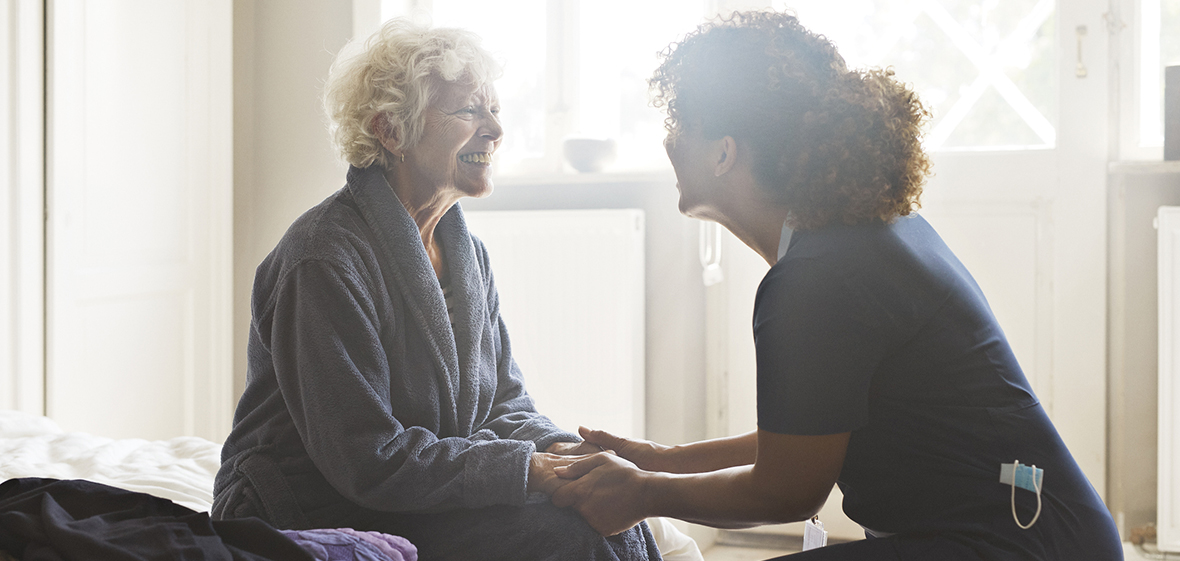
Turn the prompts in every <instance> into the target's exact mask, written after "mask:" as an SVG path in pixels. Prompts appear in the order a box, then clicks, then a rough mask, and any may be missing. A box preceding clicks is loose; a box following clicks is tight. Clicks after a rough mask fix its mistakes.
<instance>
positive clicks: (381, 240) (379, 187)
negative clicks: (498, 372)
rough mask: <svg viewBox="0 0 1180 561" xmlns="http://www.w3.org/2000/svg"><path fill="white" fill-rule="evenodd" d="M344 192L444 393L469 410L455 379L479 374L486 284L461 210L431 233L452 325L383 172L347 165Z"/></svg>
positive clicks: (414, 228)
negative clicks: (369, 232) (444, 274)
mask: <svg viewBox="0 0 1180 561" xmlns="http://www.w3.org/2000/svg"><path fill="white" fill-rule="evenodd" d="M348 189H349V191H350V192H351V193H352V196H353V199H354V200H355V201H356V203H357V206H358V207H359V209H360V213H361V217H362V218H363V219H364V220H365V222H366V223H368V224H369V226H370V227H371V228H373V231H374V233H375V235H376V238H377V243H378V246H379V248H380V250H381V251H382V252H383V253H384V254H385V257H386V259H387V260H388V262H389V263H390V264H391V265H392V266H391V267H390V269H391V270H392V271H393V275H394V277H395V280H396V281H397V282H396V283H395V284H396V285H397V289H398V290H399V291H400V293H401V296H402V299H403V300H404V301H405V303H406V308H407V310H408V311H409V312H410V314H411V315H412V316H413V321H414V322H415V323H416V324H417V325H418V327H419V328H420V329H421V331H422V333H423V334H424V335H425V338H426V340H427V343H428V344H429V346H430V351H431V353H432V354H433V355H434V358H435V362H436V363H437V364H438V367H439V370H440V371H441V372H442V374H443V378H444V379H443V380H440V389H441V390H444V391H446V392H447V394H449V395H448V396H446V397H449V398H450V399H451V400H452V403H453V404H455V405H459V404H461V403H462V404H464V405H467V402H469V401H470V400H474V399H478V396H475V395H460V394H466V393H468V392H469V390H468V389H467V388H464V387H463V386H464V384H461V383H460V380H461V379H462V377H463V373H464V372H468V373H470V372H472V369H473V368H475V369H477V368H478V365H475V364H473V363H474V362H477V361H478V357H479V353H480V348H481V346H482V340H483V337H484V335H485V334H484V331H485V328H486V326H485V325H484V323H485V321H484V319H486V318H487V317H488V315H487V314H488V311H487V305H488V304H487V298H486V294H487V286H486V282H485V280H484V274H483V272H482V271H481V268H480V264H479V263H480V261H479V259H478V258H477V256H476V255H475V247H474V245H473V244H472V241H471V234H470V233H469V232H468V230H467V224H466V222H465V221H464V220H463V212H462V210H461V209H460V207H459V204H458V203H456V204H455V205H454V206H452V207H451V208H450V210H448V211H447V212H446V214H445V215H443V217H442V219H440V220H439V222H438V225H437V226H435V230H434V235H435V237H436V239H438V241H439V243H441V244H442V247H443V258H444V259H445V260H446V263H447V269H448V270H449V272H450V284H451V291H452V292H453V293H454V296H453V305H454V309H453V310H452V312H453V317H454V324H453V325H452V323H451V316H449V315H448V314H447V303H446V300H444V298H443V294H442V291H441V290H440V288H439V282H438V277H437V276H436V275H435V272H434V268H433V267H432V266H431V264H430V257H429V256H428V255H427V254H426V249H425V248H424V247H423V245H422V236H421V233H420V232H419V231H418V225H417V224H416V223H415V222H414V220H413V218H411V217H410V214H409V212H407V211H406V209H405V207H404V206H402V204H401V201H399V200H398V198H397V195H396V194H395V193H394V191H393V189H392V188H391V187H390V186H389V183H388V182H387V181H386V180H385V176H384V175H383V174H382V173H381V170H380V168H379V167H378V166H376V165H372V166H369V167H367V168H364V169H360V168H357V167H355V166H352V167H350V168H349V170H348ZM440 397H443V396H440ZM446 397H443V398H444V399H446ZM440 410H441V411H451V412H452V413H453V414H455V415H458V412H459V411H468V410H471V409H470V408H468V407H465V406H459V407H442V408H441V409H440ZM454 422H455V426H462V425H463V424H465V423H461V422H460V421H459V419H458V418H456V419H454Z"/></svg>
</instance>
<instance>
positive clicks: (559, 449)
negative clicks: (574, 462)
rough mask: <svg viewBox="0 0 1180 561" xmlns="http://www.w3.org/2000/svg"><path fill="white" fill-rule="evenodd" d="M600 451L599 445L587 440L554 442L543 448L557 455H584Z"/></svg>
mask: <svg viewBox="0 0 1180 561" xmlns="http://www.w3.org/2000/svg"><path fill="white" fill-rule="evenodd" d="M601 451H602V447H601V446H599V445H597V444H594V443H593V442H587V441H582V442H554V443H553V444H550V445H549V447H548V448H546V449H545V452H547V453H549V454H557V455H559V456H584V455H587V454H597V453H599V452H601Z"/></svg>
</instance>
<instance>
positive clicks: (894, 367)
mask: <svg viewBox="0 0 1180 561" xmlns="http://www.w3.org/2000/svg"><path fill="white" fill-rule="evenodd" d="M891 75H892V73H891V72H889V71H868V72H860V71H851V70H848V69H847V68H846V67H845V63H844V60H843V59H842V58H841V57H840V55H839V54H838V53H837V52H836V48H835V47H834V46H833V45H832V44H831V43H830V42H829V41H828V40H826V39H825V38H823V37H821V36H818V35H816V34H814V33H812V32H810V31H808V30H806V29H804V28H803V27H802V26H800V25H799V22H798V21H797V20H796V18H795V17H793V16H791V15H786V14H779V13H744V14H735V15H734V16H733V17H732V18H730V19H728V20H726V21H721V22H718V23H715V24H707V25H704V26H702V27H701V28H699V29H698V30H697V31H696V32H694V33H692V34H690V35H689V36H688V37H687V38H686V39H684V40H683V41H682V42H680V43H679V44H678V45H675V46H674V47H673V48H672V49H670V50H669V51H668V52H667V53H666V55H665V60H664V62H663V64H662V65H661V66H660V68H659V69H658V70H657V72H656V74H655V77H654V79H653V80H652V85H653V86H654V88H655V89H656V90H657V93H658V97H657V102H658V103H661V104H662V105H664V106H666V107H667V110H668V119H667V124H668V130H669V135H668V139H667V141H666V145H667V152H668V158H669V159H670V160H671V162H672V166H673V168H674V169H675V172H676V178H677V182H678V188H679V190H680V210H681V212H683V213H685V214H687V215H689V216H693V217H697V218H701V219H705V220H713V221H716V222H718V223H720V224H722V225H723V226H725V227H726V228H727V229H729V230H730V231H731V232H733V234H734V235H736V236H737V237H738V238H739V239H741V240H742V241H743V242H744V243H745V244H746V245H748V246H749V247H750V248H752V249H753V250H754V251H756V252H758V254H759V255H761V256H762V257H763V258H764V259H765V260H766V262H767V263H768V264H770V265H771V268H770V271H769V272H768V273H767V274H766V277H765V278H764V279H763V281H762V284H761V286H760V287H759V288H758V294H757V299H756V303H755V309H754V322H753V326H754V340H755V347H756V352H757V383H758V388H757V389H758V400H757V403H758V430H757V431H756V432H753V433H750V434H747V435H744V436H738V437H732V438H728V439H720V440H712V441H704V442H698V443H693V444H688V445H683V446H676V447H671V448H669V447H665V446H661V445H658V444H655V443H651V442H646V441H635V440H627V439H623V438H619V437H615V436H613V435H609V434H606V433H602V432H594V431H587V430H583V436H585V437H586V438H587V440H588V441H590V442H594V443H596V444H599V445H601V446H603V447H606V448H610V449H613V450H614V451H616V452H617V454H618V456H612V455H609V454H598V455H594V456H590V457H588V458H586V459H583V460H580V461H578V462H576V463H574V464H572V465H569V466H568V467H558V468H555V469H556V471H557V473H558V474H559V475H560V476H561V477H564V478H569V479H572V480H574V481H573V482H572V483H570V484H569V485H566V486H564V487H562V488H560V489H558V490H557V491H556V492H555V493H554V495H553V501H554V503H555V504H559V505H573V506H574V507H576V509H577V510H578V511H579V512H581V513H582V514H583V515H584V516H585V517H586V519H587V520H589V521H590V523H591V524H592V525H593V526H594V527H595V528H597V529H598V530H599V531H600V532H602V533H603V534H606V535H609V534H612V533H614V532H617V531H620V530H622V529H624V528H629V527H630V526H631V525H632V524H634V523H635V521H637V520H641V519H643V518H644V517H646V516H651V515H661V516H672V517H676V518H681V519H684V520H691V521H694V522H700V523H704V524H710V525H714V526H720V527H738V526H747V525H754V524H764V523H776V522H791V521H801V520H807V519H808V518H810V517H811V516H812V515H814V514H815V513H816V512H817V511H818V510H819V509H820V507H821V506H822V505H823V503H824V501H825V499H827V497H828V494H829V492H830V491H831V489H832V485H833V484H839V485H840V488H841V490H842V491H843V492H844V505H843V506H844V511H845V512H846V513H847V514H848V516H849V517H851V518H852V519H853V520H855V521H856V522H858V523H860V524H861V525H862V526H864V527H865V530H866V534H867V536H868V537H870V538H872V539H866V540H862V541H856V542H850V543H845V544H840V545H832V546H828V547H825V548H819V549H813V550H810V551H806V552H803V553H799V554H796V555H795V556H791V558H792V559H795V558H798V559H799V560H800V561H802V560H803V559H813V560H819V559H833V560H835V559H840V560H868V559H872V560H886V559H888V560H901V559H905V560H932V561H946V560H956V561H966V560H989V561H1011V560H1016V559H1020V560H1031V559H1042V560H1050V559H1052V560H1063V561H1064V560H1069V561H1085V560H1093V561H1099V560H1101V561H1110V560H1116V559H1122V549H1121V547H1120V544H1119V537H1118V534H1117V533H1116V530H1115V526H1114V524H1113V522H1112V520H1111V517H1110V514H1109V512H1108V511H1107V510H1106V507H1105V506H1104V505H1103V504H1102V501H1101V500H1100V499H1099V497H1098V495H1097V493H1096V492H1095V491H1094V489H1093V487H1091V485H1090V483H1089V482H1088V481H1087V480H1086V478H1085V476H1084V475H1083V474H1082V472H1081V470H1080V469H1079V468H1078V466H1077V464H1076V463H1075V462H1074V459H1073V458H1072V457H1071V455H1070V453H1069V451H1068V450H1067V449H1066V447H1065V444H1064V443H1063V442H1062V440H1061V438H1060V437H1059V436H1058V434H1057V431H1056V430H1055V429H1054V427H1053V424H1052V423H1051V422H1050V421H1049V418H1048V417H1047V416H1046V414H1045V411H1044V409H1043V408H1042V407H1041V405H1040V403H1039V402H1038V401H1037V398H1036V396H1035V395H1034V394H1033V391H1032V389H1031V387H1030V386H1029V383H1028V381H1027V380H1026V379H1025V376H1024V374H1023V373H1022V372H1021V369H1020V365H1019V364H1017V362H1016V358H1015V357H1014V356H1013V353H1012V350H1011V348H1010V347H1009V344H1008V342H1007V340H1006V339H1005V337H1004V333H1003V331H1002V330H1001V329H1000V326H999V325H998V324H997V323H996V319H995V317H994V316H993V315H992V312H991V310H990V309H989V307H988V305H987V301H986V300H985V299H984V296H983V294H982V293H981V292H980V290H979V287H978V286H977V285H976V283H975V281H974V280H973V279H972V278H971V275H970V274H969V273H968V272H967V270H966V269H965V268H964V267H963V265H962V264H961V263H960V262H959V260H958V259H956V258H955V256H954V255H953V254H952V253H951V251H950V250H949V249H948V248H947V246H946V245H945V244H944V243H943V242H942V240H941V239H940V238H939V236H938V234H937V233H935V231H934V230H933V229H932V228H931V227H930V225H929V224H928V223H927V222H926V221H925V220H923V219H922V218H921V217H920V216H918V215H917V214H916V213H914V212H913V211H914V210H915V209H916V208H917V207H918V197H919V194H920V193H921V185H922V183H923V182H924V179H925V176H926V174H927V173H928V169H929V162H928V160H927V157H926V156H925V155H924V154H923V152H922V148H921V145H920V143H919V130H920V125H921V124H922V122H923V121H924V120H925V118H926V116H927V114H926V112H925V110H923V108H922V106H921V105H920V103H919V102H918V100H917V98H916V97H915V95H914V94H913V92H911V91H909V90H907V89H906V88H905V87H904V86H902V85H901V84H899V83H897V82H896V81H894V80H893V79H892V78H891ZM628 460H629V461H628ZM1017 460H1018V461H1019V462H1020V464H1021V466H1020V467H1019V468H1017V469H1016V475H1017V477H1016V479H1015V481H1014V483H1016V485H1018V486H1019V487H1020V488H1017V486H1014V485H1010V484H1002V483H1001V481H1005V480H1008V481H1011V480H1012V478H1011V475H1010V474H1009V475H1008V477H1007V478H1005V473H1007V469H1011V468H1012V467H1013V464H1014V462H1015V461H1017ZM1002 464H1008V466H1009V468H1007V469H1005V468H1002V467H1001V465H1002ZM1030 465H1035V466H1036V468H1037V470H1043V471H1039V472H1036V471H1035V470H1033V469H1032V468H1030V467H1029V466H1030ZM1034 473H1039V474H1040V475H1033V474H1034Z"/></svg>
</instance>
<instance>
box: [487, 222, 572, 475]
mask: <svg viewBox="0 0 1180 561" xmlns="http://www.w3.org/2000/svg"><path fill="white" fill-rule="evenodd" d="M475 247H476V248H477V251H476V255H477V258H478V259H480V260H481V261H482V264H481V267H482V270H484V271H487V273H486V281H485V282H486V283H487V287H488V308H487V309H488V313H489V315H490V316H491V322H492V326H493V327H494V330H495V332H494V333H493V344H494V346H495V347H496V356H497V357H499V361H498V363H497V365H496V371H497V376H498V380H497V386H496V400H495V404H494V405H493V406H492V410H491V413H490V414H489V415H488V422H487V423H485V424H484V426H483V427H482V428H486V429H490V430H492V431H493V432H495V433H496V435H497V436H499V437H500V438H507V439H513V440H530V441H532V442H533V443H535V444H536V446H537V451H538V452H544V451H545V450H546V449H548V448H549V446H551V445H552V444H554V443H557V442H581V440H582V439H581V437H579V436H578V435H576V434H573V433H571V432H567V431H564V430H561V429H560V428H558V427H557V425H555V424H553V421H551V420H549V418H548V417H546V416H544V415H542V414H541V413H539V412H537V409H536V406H535V405H534V403H533V398H532V397H530V396H529V394H528V393H527V392H526V391H525V384H524V376H523V374H522V373H521V371H520V367H519V366H517V364H516V360H515V359H513V358H512V344H511V342H510V340H509V337H508V328H507V326H505V324H504V319H503V318H502V317H500V295H499V293H498V292H497V291H496V283H495V279H494V275H493V274H492V272H491V266H490V264H489V263H488V257H487V250H486V249H485V248H484V246H483V243H482V242H479V241H478V240H476V243H475Z"/></svg>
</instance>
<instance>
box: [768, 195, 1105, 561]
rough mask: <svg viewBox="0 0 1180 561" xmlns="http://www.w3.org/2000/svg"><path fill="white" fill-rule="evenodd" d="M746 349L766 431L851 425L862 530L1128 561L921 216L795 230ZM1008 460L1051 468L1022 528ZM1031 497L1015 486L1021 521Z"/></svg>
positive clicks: (965, 281) (846, 483) (1002, 341)
mask: <svg viewBox="0 0 1180 561" xmlns="http://www.w3.org/2000/svg"><path fill="white" fill-rule="evenodd" d="M754 340H755V346H756V348H757V365H758V426H759V428H761V429H762V430H767V431H770V432H774V433H780V434H795V435H823V434H836V433H843V432H851V433H852V434H851V438H850V440H849V443H848V452H847V455H846V457H845V460H844V466H843V470H842V471H841V473H840V477H839V479H838V485H839V486H840V489H841V491H843V493H844V505H843V506H844V512H845V513H846V514H848V516H849V517H850V518H851V519H852V520H854V521H856V522H857V523H859V524H861V525H862V526H864V527H865V528H867V529H871V530H872V531H874V532H875V533H880V534H902V535H906V536H909V537H914V536H920V535H931V536H940V537H939V539H948V538H949V539H952V540H956V541H959V542H961V544H962V545H967V546H968V547H970V548H971V549H973V550H976V551H977V552H978V553H980V554H981V558H983V559H990V558H995V559H1071V560H1090V559H1094V560H1099V559H1101V560H1104V561H1105V560H1109V559H1121V558H1122V549H1121V544H1120V543H1119V541H1120V540H1119V538H1118V534H1117V531H1116V529H1115V526H1114V523H1113V521H1112V520H1111V517H1110V514H1109V512H1108V510H1107V509H1106V507H1105V505H1104V504H1103V503H1102V501H1101V499H1100V498H1099V497H1098V494H1097V493H1096V492H1095V491H1094V488H1093V487H1092V486H1091V485H1090V483H1089V482H1088V480H1087V479H1086V478H1085V476H1084V475H1083V474H1082V472H1081V470H1080V469H1079V468H1078V465H1077V463H1076V462H1075V461H1074V459H1073V457H1072V456H1071V455H1070V453H1069V450H1067V449H1066V447H1065V444H1064V443H1063V442H1062V441H1061V438H1060V436H1059V435H1058V434H1057V431H1056V429H1055V428H1054V427H1053V424H1052V423H1051V422H1050V420H1049V418H1048V417H1047V416H1046V414H1045V411H1044V409H1043V408H1042V407H1041V405H1040V403H1039V402H1038V401H1037V398H1036V396H1035V395H1034V394H1033V391H1032V388H1031V387H1030V386H1029V383H1028V380H1027V379H1026V378H1025V376H1024V373H1023V372H1022V371H1021V369H1020V365H1019V364H1017V361H1016V357H1015V356H1014V355H1013V353H1012V349H1011V347H1010V346H1009V345H1008V341H1007V339H1006V338H1005V337H1004V333H1003V331H1002V330H1001V329H1000V326H999V324H998V323H997V322H996V319H995V316H994V315H993V314H992V311H991V308H990V307H989V306H988V303H987V300H986V299H985V298H984V296H983V293H982V291H980V289H979V286H978V285H977V284H976V283H975V280H974V279H973V278H972V277H971V274H970V273H968V272H967V270H966V269H965V268H964V267H963V264H962V263H960V262H959V260H958V259H957V258H956V257H955V256H954V254H953V253H951V251H950V249H948V248H947V246H946V244H944V243H943V241H942V239H941V238H940V237H939V236H938V234H937V233H936V232H935V231H934V229H933V228H931V227H930V225H929V224H928V223H927V222H926V220H925V219H923V218H922V217H920V216H917V215H912V216H910V217H905V218H900V219H898V220H896V221H895V222H893V223H892V224H883V223H879V222H877V223H873V224H868V225H858V226H847V225H842V224H841V225H834V226H829V227H826V228H822V229H818V230H810V231H797V232H795V233H794V234H793V236H792V237H791V239H790V245H789V249H788V251H787V252H786V254H785V255H783V257H782V258H781V259H779V261H778V263H776V264H775V265H774V266H773V267H771V269H770V272H768V273H767V275H766V277H765V278H764V279H763V280H762V284H761V285H760V286H759V288H758V296H757V299H756V301H755V305H754ZM1015 460H1019V461H1020V462H1021V463H1022V464H1026V465H1028V464H1035V465H1036V466H1037V467H1040V468H1043V469H1044V470H1045V473H1044V481H1043V489H1042V500H1043V507H1042V511H1041V513H1040V517H1039V519H1038V520H1037V522H1036V524H1035V525H1034V526H1033V527H1032V528H1031V529H1029V530H1021V529H1020V528H1019V527H1017V525H1016V522H1015V521H1014V520H1013V518H1012V512H1011V507H1010V505H1009V500H1010V497H1011V489H1010V487H1009V486H1008V485H1005V484H1001V483H1000V482H999V474H1000V464H1001V463H1012V462H1013V461H1015ZM1036 504H1037V502H1036V495H1035V494H1034V493H1032V492H1029V491H1025V490H1022V489H1017V490H1016V508H1017V513H1018V515H1019V516H1020V520H1021V522H1022V523H1024V524H1027V523H1028V522H1029V520H1031V519H1032V518H1033V515H1034V513H1035V512H1036ZM913 541H914V540H912V539H911V540H907V541H906V542H905V543H913ZM918 541H919V542H920V541H921V540H918ZM916 551H917V550H915V552H916ZM899 553H901V554H902V555H903V558H905V552H901V551H899ZM914 558H915V559H916V558H925V557H919V556H915V557H914Z"/></svg>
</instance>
